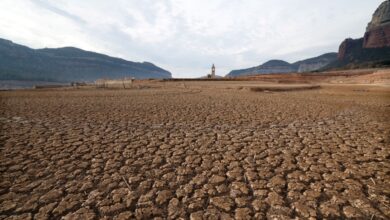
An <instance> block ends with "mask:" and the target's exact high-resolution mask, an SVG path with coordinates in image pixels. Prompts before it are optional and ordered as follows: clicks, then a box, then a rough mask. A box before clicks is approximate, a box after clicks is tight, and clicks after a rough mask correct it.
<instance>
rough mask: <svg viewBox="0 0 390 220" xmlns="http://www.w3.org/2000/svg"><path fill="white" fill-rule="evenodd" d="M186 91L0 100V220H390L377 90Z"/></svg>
mask: <svg viewBox="0 0 390 220" xmlns="http://www.w3.org/2000/svg"><path fill="white" fill-rule="evenodd" d="M194 84H196V83H194ZM187 87H191V85H189V86H187ZM190 90H191V89H188V88H174V87H172V88H171V87H169V85H168V86H167V85H165V87H161V88H151V89H144V90H136V89H134V90H77V91H14V92H1V93H0V125H1V133H0V143H1V145H0V151H1V154H0V159H1V164H0V172H1V179H0V219H60V218H63V219H180V218H182V219H267V218H271V219H292V218H299V219H322V218H328V219H335V218H355V219H371V218H373V219H388V218H390V199H389V196H390V162H389V161H390V148H389V139H388V137H389V131H390V129H389V125H390V116H389V111H390V106H389V103H390V102H389V100H390V98H389V96H388V95H386V94H388V93H386V92H387V91H386V92H383V91H371V90H370V89H365V90H364V91H368V92H359V91H360V90H357V89H356V88H349V87H346V88H333V87H329V88H322V89H319V90H309V91H294V92H283V93H259V92H252V91H248V90H239V89H232V88H229V89H223V88H219V89H213V88H212V87H211V86H210V87H202V88H200V87H198V88H197V91H198V92H191V91H190Z"/></svg>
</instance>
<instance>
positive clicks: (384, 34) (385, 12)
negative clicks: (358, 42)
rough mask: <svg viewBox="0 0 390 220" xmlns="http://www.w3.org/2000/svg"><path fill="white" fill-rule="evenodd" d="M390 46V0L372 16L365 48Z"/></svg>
mask: <svg viewBox="0 0 390 220" xmlns="http://www.w3.org/2000/svg"><path fill="white" fill-rule="evenodd" d="M389 46H390V0H386V1H384V2H383V3H382V4H381V5H380V6H379V7H378V9H377V10H376V11H375V13H374V14H373V16H372V20H371V22H370V23H369V24H368V25H367V29H366V33H365V35H364V42H363V47H364V48H380V47H389Z"/></svg>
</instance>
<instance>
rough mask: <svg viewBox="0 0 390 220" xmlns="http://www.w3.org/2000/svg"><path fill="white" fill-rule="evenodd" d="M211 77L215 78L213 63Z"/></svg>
mask: <svg viewBox="0 0 390 220" xmlns="http://www.w3.org/2000/svg"><path fill="white" fill-rule="evenodd" d="M211 78H215V66H214V64H213V66H212V67H211Z"/></svg>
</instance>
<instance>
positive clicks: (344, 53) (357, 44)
mask: <svg viewBox="0 0 390 220" xmlns="http://www.w3.org/2000/svg"><path fill="white" fill-rule="evenodd" d="M362 43H363V39H362V38H360V39H356V40H355V39H351V38H348V39H345V40H344V41H343V42H342V43H341V45H340V47H339V54H338V57H337V58H338V59H339V60H347V59H351V54H353V52H355V51H357V50H360V48H362V45H363V44H362Z"/></svg>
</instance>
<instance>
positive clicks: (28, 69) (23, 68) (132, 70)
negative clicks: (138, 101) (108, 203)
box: [0, 38, 172, 82]
mask: <svg viewBox="0 0 390 220" xmlns="http://www.w3.org/2000/svg"><path fill="white" fill-rule="evenodd" d="M124 77H134V78H137V79H146V78H158V79H161V78H171V77H172V74H171V73H170V72H169V71H167V70H164V69H162V68H160V67H158V66H156V65H154V64H153V63H150V62H142V63H141V62H133V61H128V60H125V59H122V58H117V57H111V56H108V55H106V54H101V53H96V52H93V51H87V50H83V49H80V48H76V47H61V48H42V49H31V48H29V47H27V46H24V45H20V44H16V43H13V42H12V41H10V40H7V39H2V38H0V80H31V81H33V80H36V81H39V80H41V81H55V82H72V81H95V80H97V79H100V78H109V79H117V78H124Z"/></svg>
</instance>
